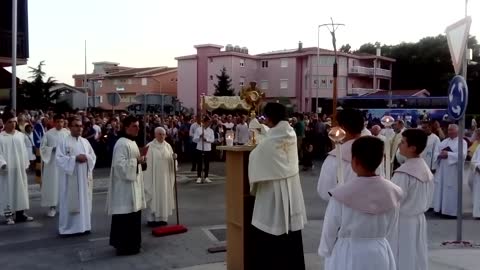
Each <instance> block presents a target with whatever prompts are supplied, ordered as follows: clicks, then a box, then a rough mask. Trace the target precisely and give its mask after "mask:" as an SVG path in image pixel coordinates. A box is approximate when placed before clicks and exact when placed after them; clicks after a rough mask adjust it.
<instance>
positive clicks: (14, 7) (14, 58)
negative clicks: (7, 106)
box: [11, 0, 18, 114]
mask: <svg viewBox="0 0 480 270" xmlns="http://www.w3.org/2000/svg"><path fill="white" fill-rule="evenodd" d="M17 32H18V31H17V0H12V91H11V98H12V110H13V111H14V112H15V114H16V113H17Z"/></svg>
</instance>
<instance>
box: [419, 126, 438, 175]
mask: <svg viewBox="0 0 480 270" xmlns="http://www.w3.org/2000/svg"><path fill="white" fill-rule="evenodd" d="M432 125H433V122H423V123H422V129H423V131H425V133H427V136H428V140H427V146H426V147H425V150H423V152H422V154H421V155H420V156H421V157H422V158H423V160H425V163H427V165H428V167H429V168H430V171H431V172H432V173H435V170H436V168H437V162H436V158H435V157H434V155H435V153H438V152H440V151H439V149H438V148H439V147H440V138H438V136H437V135H435V133H433V132H432V130H433V129H432Z"/></svg>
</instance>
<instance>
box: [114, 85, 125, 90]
mask: <svg viewBox="0 0 480 270" xmlns="http://www.w3.org/2000/svg"><path fill="white" fill-rule="evenodd" d="M115 90H117V91H125V87H123V86H117V87H116V88H115Z"/></svg>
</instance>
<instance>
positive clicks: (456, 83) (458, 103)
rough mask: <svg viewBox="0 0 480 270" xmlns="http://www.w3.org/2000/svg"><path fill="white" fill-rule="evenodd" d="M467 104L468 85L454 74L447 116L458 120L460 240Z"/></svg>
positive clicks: (458, 227)
mask: <svg viewBox="0 0 480 270" xmlns="http://www.w3.org/2000/svg"><path fill="white" fill-rule="evenodd" d="M467 104H468V86H467V82H466V81H465V79H464V78H463V77H462V76H458V75H457V76H455V77H454V78H453V79H452V81H451V82H450V86H449V88H448V114H449V116H450V117H451V118H452V119H453V120H455V121H458V123H459V126H458V162H457V166H458V172H457V177H458V179H457V180H458V181H457V185H458V186H457V187H458V190H457V192H458V195H457V241H461V240H462V218H463V209H462V204H463V171H464V165H465V162H464V158H463V154H464V153H463V136H464V129H465V111H466V110H467Z"/></svg>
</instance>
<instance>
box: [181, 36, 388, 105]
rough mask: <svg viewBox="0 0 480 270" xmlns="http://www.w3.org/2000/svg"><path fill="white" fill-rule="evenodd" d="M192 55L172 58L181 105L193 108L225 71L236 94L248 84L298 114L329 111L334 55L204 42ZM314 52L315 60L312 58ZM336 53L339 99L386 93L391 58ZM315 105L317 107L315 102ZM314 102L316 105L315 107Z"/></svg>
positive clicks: (317, 51) (308, 50)
mask: <svg viewBox="0 0 480 270" xmlns="http://www.w3.org/2000/svg"><path fill="white" fill-rule="evenodd" d="M195 48H196V50H197V53H196V54H192V55H187V56H180V57H177V58H175V59H176V60H177V61H178V85H177V96H178V98H179V100H180V101H181V102H182V103H183V106H184V107H187V108H193V109H194V110H196V109H197V108H198V104H199V102H200V96H201V94H202V93H204V94H206V95H213V93H214V91H215V87H214V84H215V83H216V82H217V78H216V75H218V74H220V70H221V69H222V68H223V67H225V68H226V70H227V73H228V75H229V76H230V78H231V79H232V86H233V87H234V88H235V91H236V92H237V93H238V91H240V89H241V88H242V87H243V86H246V85H247V84H248V83H249V82H250V81H256V82H257V85H258V86H259V87H260V88H261V89H262V90H263V91H265V93H266V96H267V98H268V99H271V100H276V99H279V98H282V100H284V99H286V98H288V99H289V100H290V104H292V105H293V106H294V107H295V109H296V110H297V111H302V112H307V111H314V110H315V108H316V107H323V108H325V109H328V108H329V107H331V98H332V93H333V90H332V89H333V63H334V59H335V57H334V52H333V51H329V50H324V49H320V50H318V49H317V48H316V47H310V48H303V47H302V43H301V42H300V43H299V45H298V48H297V49H292V50H283V51H274V52H269V53H262V54H257V55H250V54H249V53H248V49H247V48H245V47H243V48H240V47H239V46H235V47H233V46H231V45H227V46H226V48H225V50H222V48H223V46H220V45H214V44H203V45H196V46H195ZM317 53H319V57H318V58H317ZM337 55H338V58H337V59H338V60H337V61H338V97H344V96H347V95H363V94H367V93H372V92H376V91H378V90H390V89H391V78H392V63H393V62H395V60H394V59H391V58H387V57H383V56H381V55H380V52H378V53H377V55H365V54H361V55H357V54H349V53H341V52H339V53H337ZM317 102H318V103H317ZM317 104H318V105H317Z"/></svg>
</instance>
